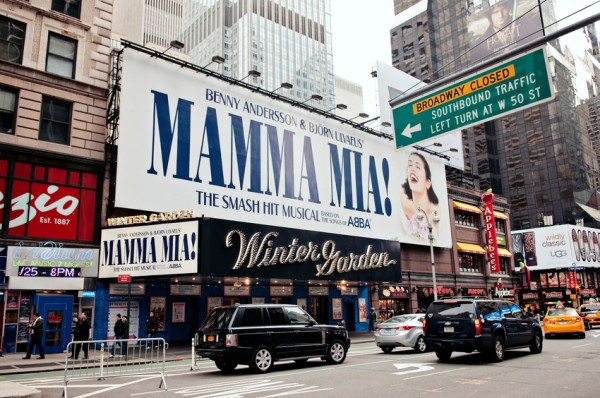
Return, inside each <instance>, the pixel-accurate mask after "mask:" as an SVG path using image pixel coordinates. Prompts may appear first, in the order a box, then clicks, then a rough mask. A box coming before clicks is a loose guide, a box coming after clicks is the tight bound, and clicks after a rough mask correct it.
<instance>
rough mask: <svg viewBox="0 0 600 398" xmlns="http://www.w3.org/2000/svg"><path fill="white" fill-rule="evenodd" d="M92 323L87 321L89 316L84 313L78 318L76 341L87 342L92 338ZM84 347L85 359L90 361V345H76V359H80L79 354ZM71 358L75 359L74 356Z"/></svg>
mask: <svg viewBox="0 0 600 398" xmlns="http://www.w3.org/2000/svg"><path fill="white" fill-rule="evenodd" d="M91 328H92V327H91V325H90V322H89V321H88V319H87V315H86V314H85V312H82V313H81V315H79V318H77V322H76V323H75V335H74V340H75V341H87V340H88V339H89V338H90V329H91ZM82 346H83V357H84V359H88V354H89V352H88V349H89V347H88V343H76V344H75V359H79V353H80V352H81V347H82ZM69 358H73V354H71V356H70V357H69Z"/></svg>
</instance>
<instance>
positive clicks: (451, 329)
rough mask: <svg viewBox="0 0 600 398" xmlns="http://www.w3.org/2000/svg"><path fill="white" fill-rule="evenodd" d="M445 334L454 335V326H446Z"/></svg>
mask: <svg viewBox="0 0 600 398" xmlns="http://www.w3.org/2000/svg"><path fill="white" fill-rule="evenodd" d="M444 333H454V326H444Z"/></svg>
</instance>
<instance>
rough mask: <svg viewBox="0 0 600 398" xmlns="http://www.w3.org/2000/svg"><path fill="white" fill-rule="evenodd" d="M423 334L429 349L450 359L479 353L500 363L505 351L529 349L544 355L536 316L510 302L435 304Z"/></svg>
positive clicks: (430, 309)
mask: <svg viewBox="0 0 600 398" xmlns="http://www.w3.org/2000/svg"><path fill="white" fill-rule="evenodd" d="M423 332H424V333H425V341H426V342H427V346H428V347H431V348H432V349H433V350H435V354H436V355H437V357H438V358H439V359H440V360H442V361H445V360H448V359H449V358H450V356H451V355H452V351H459V352H473V351H479V352H481V353H484V354H488V355H490V356H491V358H492V359H493V360H495V361H497V362H500V361H502V360H503V359H504V350H505V349H511V348H524V347H529V350H530V351H531V352H532V353H535V354H538V353H540V352H542V343H543V339H544V338H543V333H542V327H541V326H540V322H539V321H538V320H537V319H536V318H535V317H528V316H526V315H525V314H524V313H523V311H522V310H521V308H519V306H518V305H516V304H515V303H513V302H511V301H504V300H488V299H468V298H467V299H465V298H456V299H443V300H437V301H434V302H433V303H432V304H431V305H430V306H429V308H428V309H427V313H426V314H425V319H424V321H423Z"/></svg>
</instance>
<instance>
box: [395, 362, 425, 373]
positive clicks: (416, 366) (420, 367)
mask: <svg viewBox="0 0 600 398" xmlns="http://www.w3.org/2000/svg"><path fill="white" fill-rule="evenodd" d="M394 366H395V367H396V369H410V368H412V369H411V370H405V371H403V372H394V373H392V374H394V375H405V374H409V373H418V372H427V371H430V370H433V369H434V367H433V366H431V365H429V364H425V363H395V364H394Z"/></svg>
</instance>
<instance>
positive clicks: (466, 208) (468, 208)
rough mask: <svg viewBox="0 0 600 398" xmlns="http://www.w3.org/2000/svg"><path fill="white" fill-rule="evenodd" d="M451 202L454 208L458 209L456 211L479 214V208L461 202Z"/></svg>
mask: <svg viewBox="0 0 600 398" xmlns="http://www.w3.org/2000/svg"><path fill="white" fill-rule="evenodd" d="M452 202H454V208H455V209H458V210H463V211H468V212H470V213H477V214H481V213H482V211H481V209H480V208H479V207H477V206H475V205H470V204H468V203H463V202H458V201H456V200H453V201H452Z"/></svg>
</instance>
